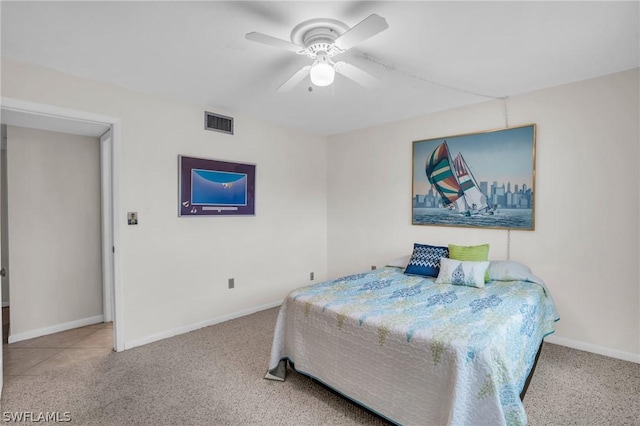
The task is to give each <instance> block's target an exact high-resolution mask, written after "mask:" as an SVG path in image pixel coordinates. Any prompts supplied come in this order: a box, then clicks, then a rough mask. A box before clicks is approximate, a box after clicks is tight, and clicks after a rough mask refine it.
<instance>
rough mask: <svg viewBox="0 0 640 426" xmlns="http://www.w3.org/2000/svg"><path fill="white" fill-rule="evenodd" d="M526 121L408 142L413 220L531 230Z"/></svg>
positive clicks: (531, 153)
mask: <svg viewBox="0 0 640 426" xmlns="http://www.w3.org/2000/svg"><path fill="white" fill-rule="evenodd" d="M535 139H536V125H535V124H530V125H526V126H519V127H509V128H506V129H499V130H489V131H485V132H480V133H472V134H466V135H457V136H450V137H446V138H438V139H427V140H421V141H415V142H413V185H412V187H413V194H412V202H411V203H412V223H413V224H414V225H440V226H462V227H477V228H497V229H516V230H528V231H533V230H534V229H535V221H534V219H535V214H534V212H535V209H534V205H535V203H534V196H535V190H534V186H535Z"/></svg>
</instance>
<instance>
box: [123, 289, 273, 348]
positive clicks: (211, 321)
mask: <svg viewBox="0 0 640 426" xmlns="http://www.w3.org/2000/svg"><path fill="white" fill-rule="evenodd" d="M281 304H282V301H281V300H280V301H278V302H272V303H267V304H265V305H259V306H254V307H253V308H249V309H244V310H242V311H237V312H233V313H231V314H227V315H223V316H220V317H216V318H212V319H209V320H206V321H202V322H198V323H195V324H190V325H185V326H183V327H178V328H174V329H171V330H167V331H163V332H161V333H156V334H152V335H150V336H147V337H143V338H142V339H136V340H132V341H129V342H125V343H124V348H125V350H126V349H131V348H135V347H136V346H142V345H146V344H149V343H153V342H157V341H158V340H163V339H168V338H169V337H173V336H177V335H179V334H184V333H188V332H190V331H194V330H197V329H199V328H203V327H208V326H210V325H215V324H220V323H221V322H225V321H229V320H232V319H236V318H240V317H244V316H246V315H251V314H254V313H256V312H260V311H264V310H266V309H271V308H275V307H276V306H280V305H281Z"/></svg>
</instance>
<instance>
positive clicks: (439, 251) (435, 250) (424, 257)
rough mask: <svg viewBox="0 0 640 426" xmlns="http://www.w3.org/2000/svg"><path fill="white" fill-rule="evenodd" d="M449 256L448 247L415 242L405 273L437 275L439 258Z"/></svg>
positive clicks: (427, 275) (426, 275)
mask: <svg viewBox="0 0 640 426" xmlns="http://www.w3.org/2000/svg"><path fill="white" fill-rule="evenodd" d="M441 257H449V248H448V247H438V246H429V245H426V244H418V243H415V244H414V245H413V253H412V254H411V260H409V264H408V265H407V268H406V269H405V270H404V273H405V274H409V275H422V276H425V277H437V276H438V273H440V258H441Z"/></svg>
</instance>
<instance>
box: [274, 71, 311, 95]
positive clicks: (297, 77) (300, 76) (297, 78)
mask: <svg viewBox="0 0 640 426" xmlns="http://www.w3.org/2000/svg"><path fill="white" fill-rule="evenodd" d="M310 71H311V65H307V66H306V67H302V68H300V69H299V70H298V71H297V72H296V73H295V74H294V75H292V76H291V78H289V80H287V81H285V82H284V83H282V85H281V86H280V87H278V92H286V91H288V90H291V89H293V88H294V87H296V86H297V85H298V84H300V82H301V81H302V80H304V79H305V78H306V77H307V76H308V75H309V72H310Z"/></svg>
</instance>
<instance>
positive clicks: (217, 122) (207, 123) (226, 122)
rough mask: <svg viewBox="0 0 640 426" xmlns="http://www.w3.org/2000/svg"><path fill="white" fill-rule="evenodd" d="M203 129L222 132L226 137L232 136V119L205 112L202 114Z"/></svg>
mask: <svg viewBox="0 0 640 426" xmlns="http://www.w3.org/2000/svg"><path fill="white" fill-rule="evenodd" d="M204 129H205V130H214V131H216V132H222V133H226V134H228V135H232V134H233V118H232V117H226V116H224V115H220V114H214V113H212V112H208V111H205V112H204Z"/></svg>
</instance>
